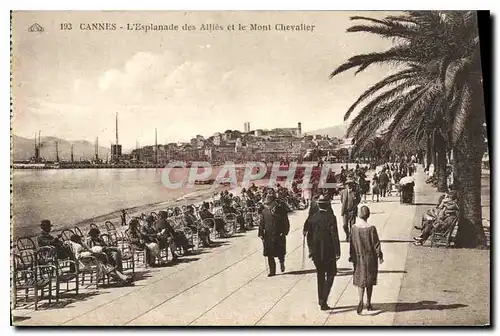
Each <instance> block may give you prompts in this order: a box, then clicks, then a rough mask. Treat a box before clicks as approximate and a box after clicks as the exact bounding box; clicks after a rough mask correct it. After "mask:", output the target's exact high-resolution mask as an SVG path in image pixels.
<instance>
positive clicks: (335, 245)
mask: <svg viewBox="0 0 500 336" xmlns="http://www.w3.org/2000/svg"><path fill="white" fill-rule="evenodd" d="M317 203H318V206H319V211H317V212H316V213H314V214H313V215H311V216H310V217H309V218H307V220H306V222H305V224H304V236H307V245H308V247H309V257H311V259H312V260H313V262H314V266H315V267H316V274H317V279H318V304H319V306H320V307H321V310H328V309H331V308H330V307H329V306H328V296H329V295H330V290H331V289H332V286H333V280H334V278H335V275H337V260H339V259H340V241H339V233H338V228H337V218H336V217H335V215H334V214H333V212H330V211H329V208H330V207H331V205H330V199H329V198H328V197H327V196H323V195H321V196H320V197H319V199H318V200H317Z"/></svg>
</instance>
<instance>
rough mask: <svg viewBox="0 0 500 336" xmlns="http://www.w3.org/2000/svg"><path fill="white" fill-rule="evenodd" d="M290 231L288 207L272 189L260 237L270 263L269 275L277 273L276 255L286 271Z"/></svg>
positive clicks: (262, 221)
mask: <svg viewBox="0 0 500 336" xmlns="http://www.w3.org/2000/svg"><path fill="white" fill-rule="evenodd" d="M289 231H290V222H289V221H288V212H287V209H286V207H285V205H284V204H283V203H281V202H278V200H277V199H276V194H275V192H274V190H272V189H270V190H269V191H268V193H267V196H266V199H265V206H264V208H263V209H262V213H261V215H260V224H259V237H260V238H261V239H262V242H263V244H264V256H265V257H267V260H268V263H269V274H268V276H274V275H276V262H275V260H274V258H275V257H278V259H279V262H280V266H281V272H285V254H286V236H287V235H288V232H289Z"/></svg>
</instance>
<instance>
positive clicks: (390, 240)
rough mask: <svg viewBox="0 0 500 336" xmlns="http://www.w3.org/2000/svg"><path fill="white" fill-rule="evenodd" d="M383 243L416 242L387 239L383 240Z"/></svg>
mask: <svg viewBox="0 0 500 336" xmlns="http://www.w3.org/2000/svg"><path fill="white" fill-rule="evenodd" d="M380 242H381V243H413V242H414V240H397V239H387V240H381V241H380Z"/></svg>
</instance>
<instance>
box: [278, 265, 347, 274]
mask: <svg viewBox="0 0 500 336" xmlns="http://www.w3.org/2000/svg"><path fill="white" fill-rule="evenodd" d="M337 272H351V274H352V269H351V268H342V267H339V268H337ZM313 273H316V269H314V268H313V269H308V270H300V271H290V272H286V273H284V275H304V274H313ZM343 274H345V273H343Z"/></svg>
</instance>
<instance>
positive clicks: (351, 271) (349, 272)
mask: <svg viewBox="0 0 500 336" xmlns="http://www.w3.org/2000/svg"><path fill="white" fill-rule="evenodd" d="M398 273H401V274H405V273H408V272H406V271H398V270H395V271H392V270H380V271H378V274H398ZM353 274H354V270H349V271H347V272H340V273H337V276H348V275H353Z"/></svg>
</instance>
